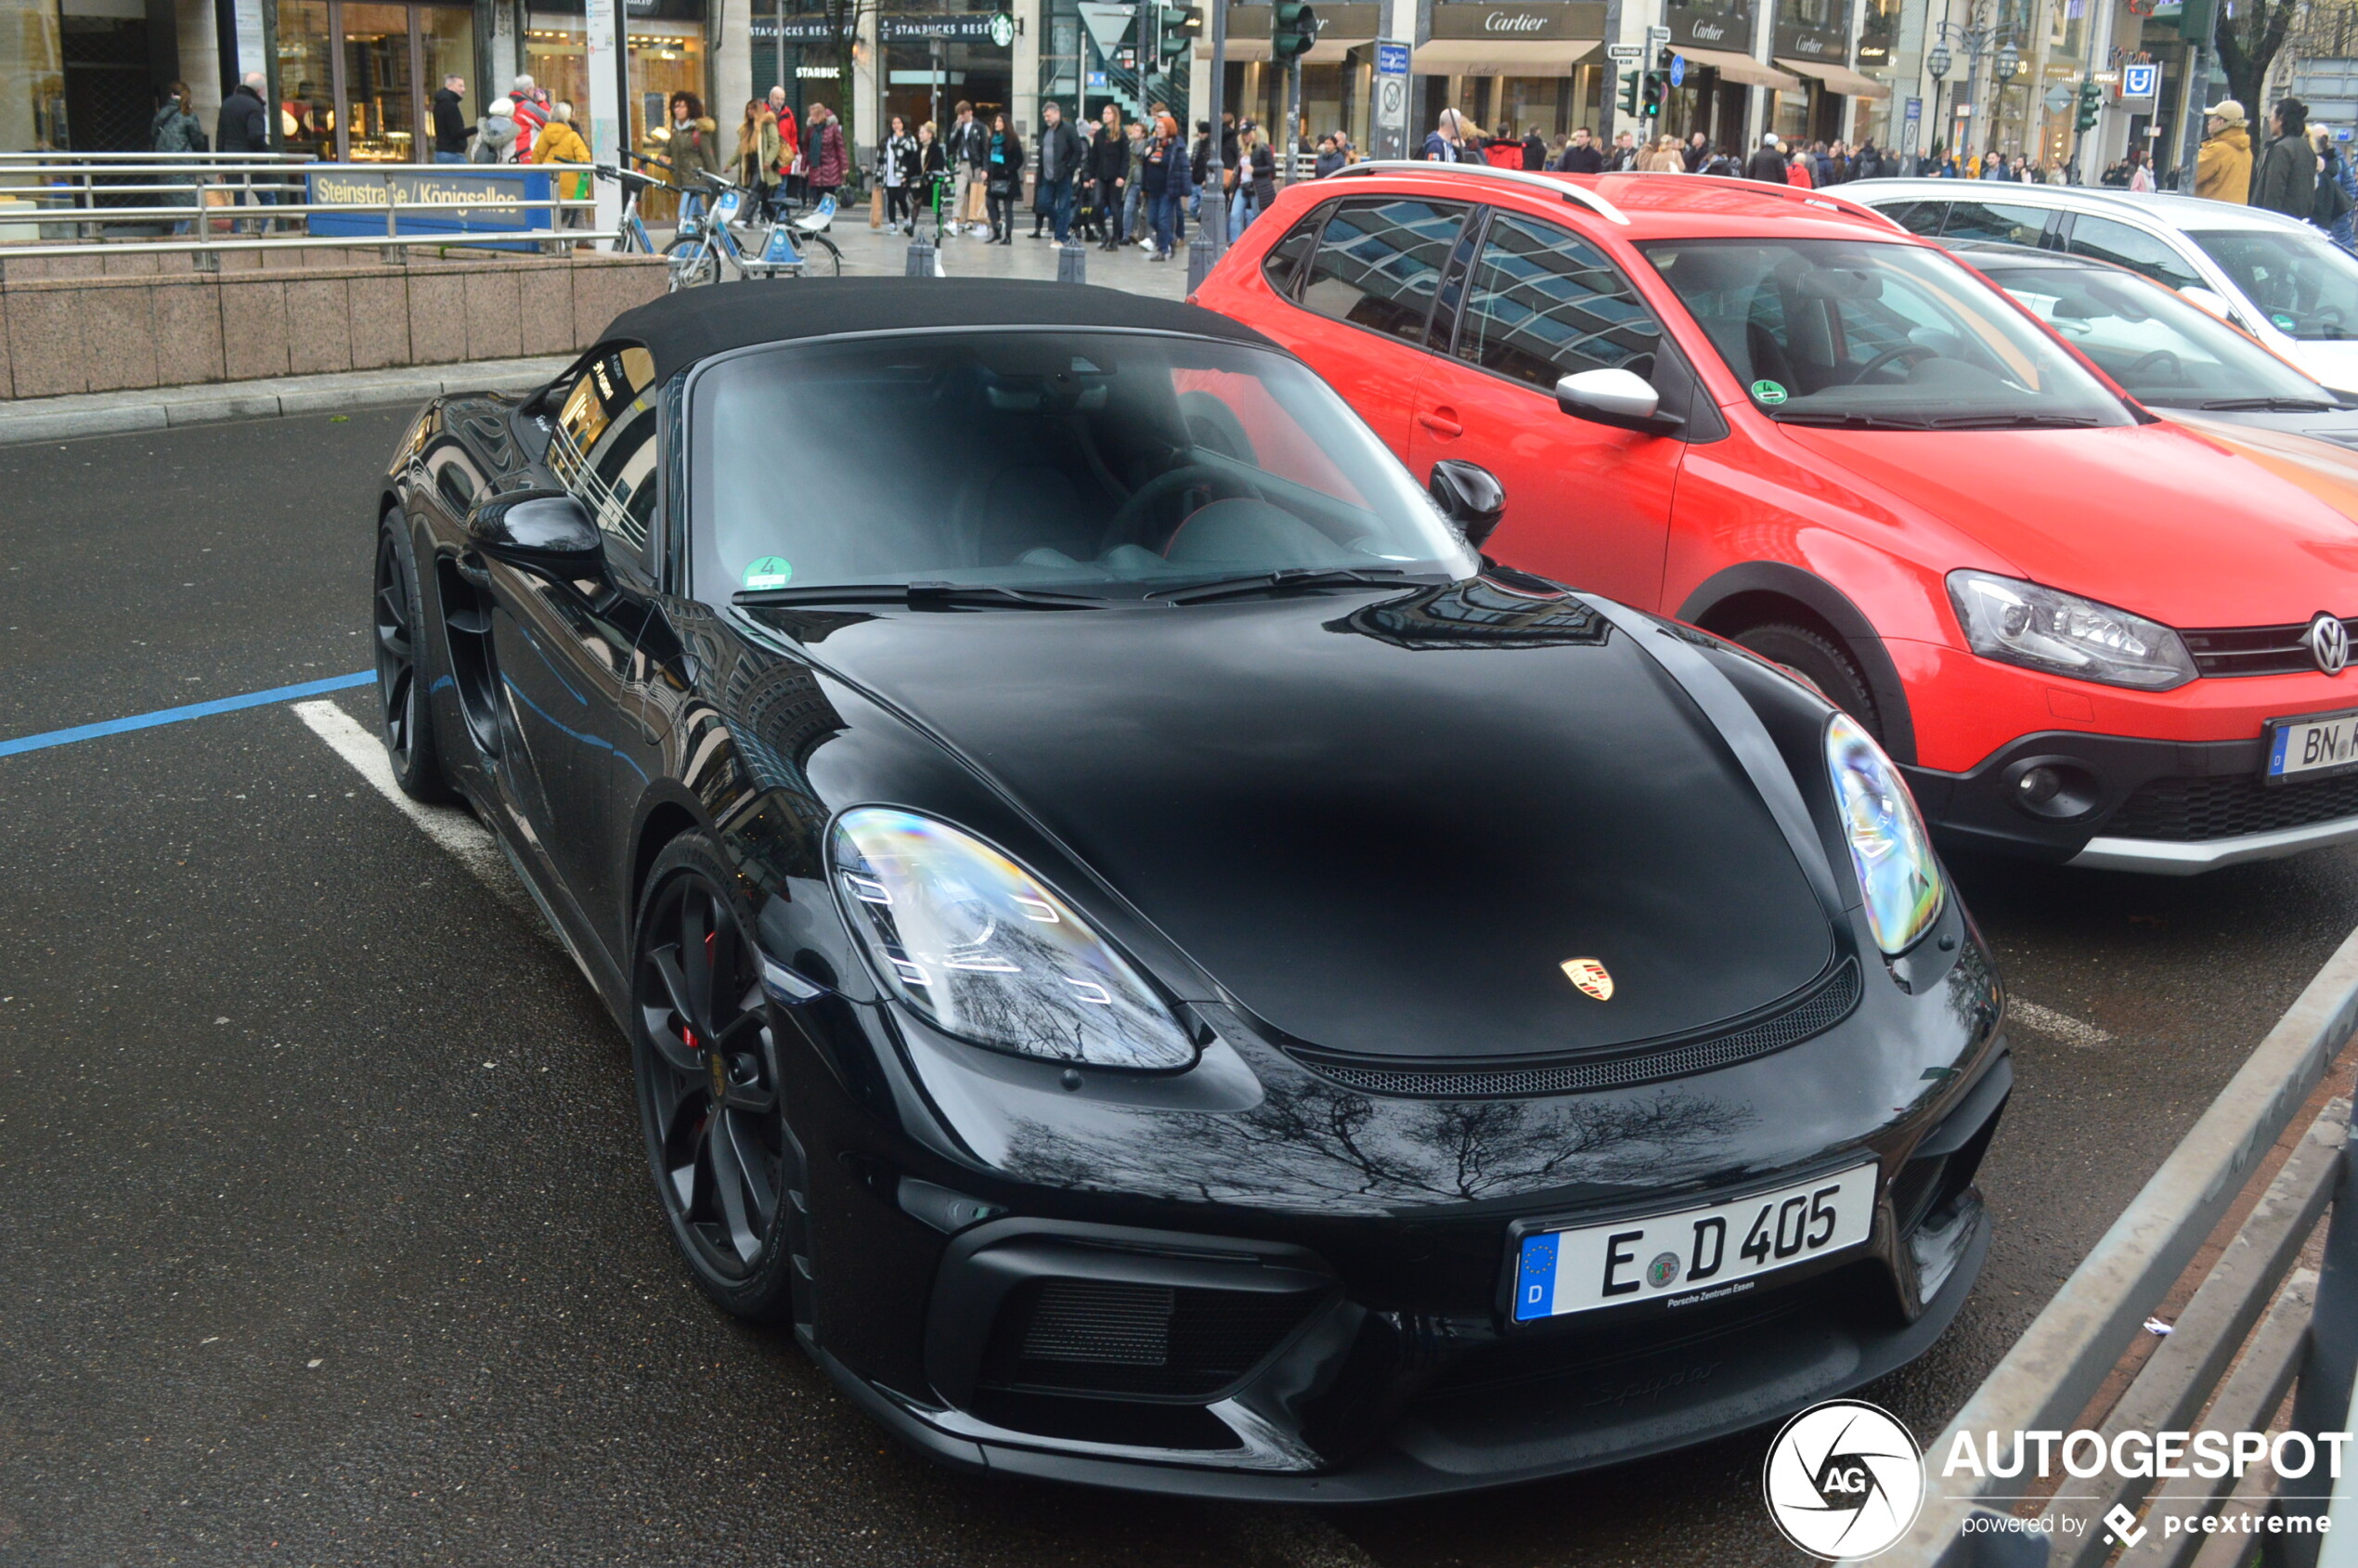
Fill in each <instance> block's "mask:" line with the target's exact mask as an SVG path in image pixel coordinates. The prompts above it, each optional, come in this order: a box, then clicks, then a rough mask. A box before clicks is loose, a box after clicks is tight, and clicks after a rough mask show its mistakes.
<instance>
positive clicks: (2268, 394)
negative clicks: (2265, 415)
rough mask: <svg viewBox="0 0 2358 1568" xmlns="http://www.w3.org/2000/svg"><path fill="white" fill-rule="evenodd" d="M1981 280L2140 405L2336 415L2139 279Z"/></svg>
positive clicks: (2285, 369) (2014, 274) (2018, 274)
mask: <svg viewBox="0 0 2358 1568" xmlns="http://www.w3.org/2000/svg"><path fill="white" fill-rule="evenodd" d="M1990 276H1991V277H1993V278H1995V279H1997V280H1998V282H1999V283H2000V285H2001V286H2002V287H2003V288H2004V289H2005V291H2006V292H2008V293H2010V294H2012V295H2014V297H2015V299H2017V300H2020V301H2021V302H2022V303H2023V305H2025V306H2026V307H2028V309H2029V311H2030V313H2031V314H2032V315H2034V316H2036V317H2039V319H2041V321H2044V322H2045V323H2047V325H2048V326H2050V327H2053V328H2054V330H2056V331H2057V332H2059V333H2061V334H2062V335H2063V337H2064V339H2065V341H2066V342H2067V343H2070V344H2071V345H2072V346H2073V347H2075V348H2077V349H2079V352H2080V353H2082V354H2084V355H2086V356H2088V357H2089V358H2090V359H2092V360H2093V361H2094V362H2095V363H2096V365H2097V367H2098V368H2099V369H2102V370H2103V371H2104V372H2105V374H2106V375H2108V376H2110V377H2111V378H2112V379H2113V380H2114V381H2117V382H2119V383H2120V384H2121V385H2122V386H2124V387H2126V388H2127V389H2128V390H2129V392H2130V394H2131V395H2132V396H2134V397H2135V398H2137V399H2138V400H2139V401H2140V402H2143V403H2147V404H2150V405H2152V406H2154V407H2156V408H2204V407H2206V406H2209V405H2211V404H2216V403H2239V402H2251V401H2258V402H2261V403H2271V402H2275V401H2280V400H2288V401H2293V402H2300V403H2309V404H2313V405H2315V406H2316V407H2318V408H2334V407H2338V406H2339V402H2338V400H2337V399H2336V398H2335V396H2334V395H2333V394H2332V393H2330V392H2327V391H2326V389H2325V388H2324V387H2322V386H2319V385H2318V384H2317V383H2316V382H2313V381H2311V380H2310V379H2309V378H2308V377H2307V376H2304V375H2302V374H2301V373H2300V371H2299V370H2296V369H2293V368H2292V367H2291V366H2289V365H2287V364H2286V363H2285V362H2284V361H2283V360H2281V359H2279V358H2277V357H2276V356H2274V355H2273V354H2271V353H2269V352H2268V351H2267V350H2266V349H2264V348H2262V347H2261V346H2260V345H2259V344H2258V343H2254V342H2252V341H2251V340H2250V339H2249V338H2248V337H2246V336H2244V335H2243V334H2242V333H2241V332H2238V331H2237V330H2235V329H2234V328H2233V327H2230V326H2228V325H2227V324H2226V323H2225V322H2224V321H2222V320H2220V319H2219V318H2218V317H2215V316H2213V315H2211V314H2210V313H2209V311H2206V310H2203V309H2201V308H2200V307H2199V306H2197V305H2194V304H2192V303H2190V302H2189V301H2186V300H2183V299H2181V298H2180V297H2179V296H2178V295H2177V294H2175V293H2173V292H2171V291H2170V290H2168V289H2165V288H2163V287H2162V286H2161V285H2160V284H2158V283H2156V282H2154V281H2152V280H2151V279H2144V278H2139V277H2137V276H2135V275H2134V274H2131V273H2117V272H2099V271H2096V270H2094V269H2093V268H2089V267H2060V266H2059V267H2027V266H2009V267H2003V268H2001V269H1999V270H1998V271H1996V272H1993V273H1992V274H1990Z"/></svg>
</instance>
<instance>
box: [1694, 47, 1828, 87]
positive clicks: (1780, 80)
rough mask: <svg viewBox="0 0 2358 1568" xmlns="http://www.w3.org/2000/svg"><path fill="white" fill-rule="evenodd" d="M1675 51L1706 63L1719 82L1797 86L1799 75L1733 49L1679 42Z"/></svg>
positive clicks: (1699, 62) (1799, 80) (1799, 83)
mask: <svg viewBox="0 0 2358 1568" xmlns="http://www.w3.org/2000/svg"><path fill="white" fill-rule="evenodd" d="M1674 52H1675V53H1678V54H1681V55H1684V56H1686V57H1687V58H1689V59H1691V60H1692V61H1694V63H1695V64H1697V65H1707V66H1709V67H1711V69H1712V70H1714V71H1717V72H1719V79H1720V80H1721V81H1723V82H1741V83H1743V84H1744V85H1745V86H1747V87H1776V88H1779V89H1781V90H1787V91H1789V90H1791V89H1792V88H1794V87H1798V86H1800V85H1801V78H1800V77H1798V76H1788V75H1786V74H1785V73H1784V72H1783V71H1772V70H1770V69H1769V67H1768V66H1765V65H1763V64H1761V63H1760V62H1759V61H1758V60H1756V59H1755V58H1752V57H1751V56H1750V55H1740V54H1738V53H1737V52H1736V51H1735V50H1733V49H1695V48H1689V47H1687V46H1685V45H1680V46H1679V47H1678V49H1677V50H1675V51H1674Z"/></svg>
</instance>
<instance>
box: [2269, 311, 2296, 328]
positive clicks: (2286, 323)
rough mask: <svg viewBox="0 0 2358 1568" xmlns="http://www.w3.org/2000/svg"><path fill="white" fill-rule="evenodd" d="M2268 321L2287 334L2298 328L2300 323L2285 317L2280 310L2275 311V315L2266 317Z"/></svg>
mask: <svg viewBox="0 0 2358 1568" xmlns="http://www.w3.org/2000/svg"><path fill="white" fill-rule="evenodd" d="M2268 319H2269V320H2271V321H2274V323H2275V324H2276V325H2277V326H2278V327H2280V328H2282V329H2283V330H2286V331H2287V332H2289V331H2291V330H2293V329H2294V328H2295V327H2298V326H2300V322H2298V321H2295V320H2294V319H2293V318H2292V317H2289V316H2287V315H2286V314H2285V313H2284V312H2283V311H2281V310H2279V311H2277V312H2276V313H2275V314H2274V315H2273V316H2271V317H2268Z"/></svg>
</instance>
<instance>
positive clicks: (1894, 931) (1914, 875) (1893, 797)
mask: <svg viewBox="0 0 2358 1568" xmlns="http://www.w3.org/2000/svg"><path fill="white" fill-rule="evenodd" d="M1826 771H1828V772H1830V773H1832V774H1833V782H1834V803H1835V804H1836V805H1837V806H1838V807H1840V808H1841V810H1842V836H1843V837H1844V839H1846V841H1847V842H1848V843H1849V845H1850V864H1851V866H1852V868H1853V869H1854V870H1856V871H1857V872H1858V873H1859V891H1860V892H1862V893H1864V894H1865V895H1866V897H1867V924H1868V926H1869V927H1872V929H1873V931H1874V933H1875V945H1876V946H1877V947H1880V948H1882V949H1883V950H1884V951H1885V952H1906V951H1907V950H1908V948H1909V947H1910V946H1911V945H1912V944H1913V943H1914V941H1915V940H1916V939H1917V938H1918V937H1921V936H1923V935H1924V932H1925V930H1926V929H1927V928H1928V927H1930V926H1931V925H1932V923H1933V919H1934V917H1935V916H1937V914H1939V913H1940V899H1941V891H1942V888H1941V879H1940V862H1938V861H1937V860H1935V859H1933V854H1932V839H1931V836H1929V835H1927V834H1926V833H1925V832H1924V818H1923V817H1922V816H1920V815H1918V814H1917V811H1916V798H1915V797H1914V796H1912V795H1911V794H1910V793H1909V792H1908V781H1907V780H1905V779H1903V778H1901V777H1900V776H1899V770H1898V768H1897V767H1896V766H1894V765H1893V763H1892V760H1891V758H1888V757H1885V755H1884V754H1883V747H1881V746H1879V745H1876V744H1875V743H1874V741H1873V739H1872V737H1870V736H1869V735H1868V733H1867V732H1866V731H1864V730H1862V729H1860V728H1859V726H1858V724H1857V723H1856V722H1855V721H1854V720H1852V719H1851V718H1850V717H1849V716H1848V715H1847V714H1841V713H1837V714H1835V715H1834V716H1833V719H1832V720H1831V721H1830V722H1829V723H1828V724H1827V725H1826Z"/></svg>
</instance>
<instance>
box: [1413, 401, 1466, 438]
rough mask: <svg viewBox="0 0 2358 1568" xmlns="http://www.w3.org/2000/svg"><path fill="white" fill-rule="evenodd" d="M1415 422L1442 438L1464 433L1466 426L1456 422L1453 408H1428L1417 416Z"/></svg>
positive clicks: (1456, 416)
mask: <svg viewBox="0 0 2358 1568" xmlns="http://www.w3.org/2000/svg"><path fill="white" fill-rule="evenodd" d="M1417 422H1418V423H1419V424H1420V425H1423V426H1424V427H1425V428H1426V429H1427V430H1430V431H1432V433H1433V434H1435V435H1438V436H1441V437H1443V438H1444V439H1447V438H1450V437H1453V436H1458V435H1463V434H1465V433H1466V427H1465V426H1464V425H1461V424H1459V423H1458V410H1457V409H1455V408H1428V409H1426V410H1425V411H1424V412H1423V413H1421V414H1419V415H1418V416H1417Z"/></svg>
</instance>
